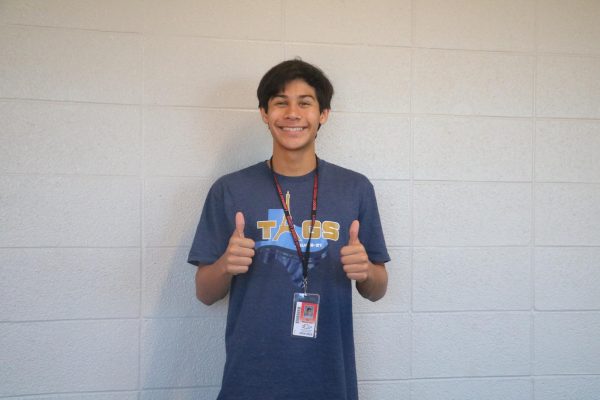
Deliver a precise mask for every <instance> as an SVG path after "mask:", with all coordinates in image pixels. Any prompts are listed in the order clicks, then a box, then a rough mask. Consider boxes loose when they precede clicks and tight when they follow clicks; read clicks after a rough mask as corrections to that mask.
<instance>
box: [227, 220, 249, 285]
mask: <svg viewBox="0 0 600 400" xmlns="http://www.w3.org/2000/svg"><path fill="white" fill-rule="evenodd" d="M245 225H246V223H245V220H244V214H242V213H241V212H239V211H238V212H237V213H236V214H235V230H234V231H233V234H232V235H231V238H229V245H228V246H227V250H225V253H224V254H223V255H222V256H221V261H222V264H221V265H222V266H223V270H224V271H225V272H226V273H227V274H230V275H238V274H245V273H246V272H248V267H249V266H250V264H252V257H254V240H252V239H249V238H246V237H244V226H245Z"/></svg>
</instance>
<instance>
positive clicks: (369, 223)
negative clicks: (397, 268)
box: [358, 181, 390, 264]
mask: <svg viewBox="0 0 600 400" xmlns="http://www.w3.org/2000/svg"><path fill="white" fill-rule="evenodd" d="M358 219H359V222H360V230H359V232H358V238H359V240H360V242H361V243H362V244H363V246H364V247H365V249H366V250H367V254H368V255H369V260H371V262H373V263H376V264H383V263H386V262H388V261H390V256H389V254H388V251H387V247H386V245H385V238H384V237H383V229H382V226H381V220H380V218H379V209H378V207H377V199H376V198H375V189H374V188H373V185H372V184H371V182H369V181H367V182H366V184H365V188H364V190H363V191H362V196H361V201H360V210H359V217H358Z"/></svg>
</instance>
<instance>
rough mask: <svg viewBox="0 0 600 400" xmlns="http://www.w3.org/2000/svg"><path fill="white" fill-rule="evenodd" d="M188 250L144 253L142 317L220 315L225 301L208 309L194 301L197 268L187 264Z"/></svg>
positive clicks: (149, 251) (166, 248) (163, 248)
mask: <svg viewBox="0 0 600 400" xmlns="http://www.w3.org/2000/svg"><path fill="white" fill-rule="evenodd" d="M189 250H190V249H189V248H188V247H160V248H147V249H146V251H145V253H144V289H143V290H144V297H143V302H142V304H143V312H144V316H145V317H154V318H156V317H188V316H196V317H198V316H219V315H226V314H227V300H226V299H224V300H221V301H220V302H218V303H217V304H213V305H211V306H210V307H208V306H205V305H204V304H202V303H201V302H200V301H199V300H198V299H197V298H196V285H195V280H194V277H195V275H196V271H197V267H194V266H193V265H190V264H188V263H187V256H188V252H189Z"/></svg>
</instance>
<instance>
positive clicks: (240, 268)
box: [196, 212, 254, 305]
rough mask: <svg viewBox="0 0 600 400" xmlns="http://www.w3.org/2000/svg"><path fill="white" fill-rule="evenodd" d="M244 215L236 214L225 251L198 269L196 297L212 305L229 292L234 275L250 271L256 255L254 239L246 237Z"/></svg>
mask: <svg viewBox="0 0 600 400" xmlns="http://www.w3.org/2000/svg"><path fill="white" fill-rule="evenodd" d="M244 225H245V223H244V215H243V214H242V213H241V212H238V213H237V214H236V216H235V231H234V232H233V234H232V235H231V238H230V239H229V245H228V246H227V249H226V250H225V253H223V255H222V256H221V257H219V259H218V260H217V261H215V262H214V263H213V264H209V265H200V266H199V267H198V270H197V271H196V297H197V298H198V300H200V301H201V302H202V303H204V304H206V305H211V304H213V303H215V302H216V301H218V300H221V299H222V298H223V297H225V296H226V295H227V293H228V292H229V285H230V284H231V279H232V278H233V276H234V275H238V274H244V273H246V272H248V268H249V266H250V264H252V257H254V241H253V240H252V239H248V238H245V237H244Z"/></svg>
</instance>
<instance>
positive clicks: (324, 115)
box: [319, 108, 331, 125]
mask: <svg viewBox="0 0 600 400" xmlns="http://www.w3.org/2000/svg"><path fill="white" fill-rule="evenodd" d="M329 111H331V110H330V109H329V108H326V109H324V110H323V111H322V112H321V115H320V116H319V124H321V125H323V124H324V123H325V122H327V118H329Z"/></svg>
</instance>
